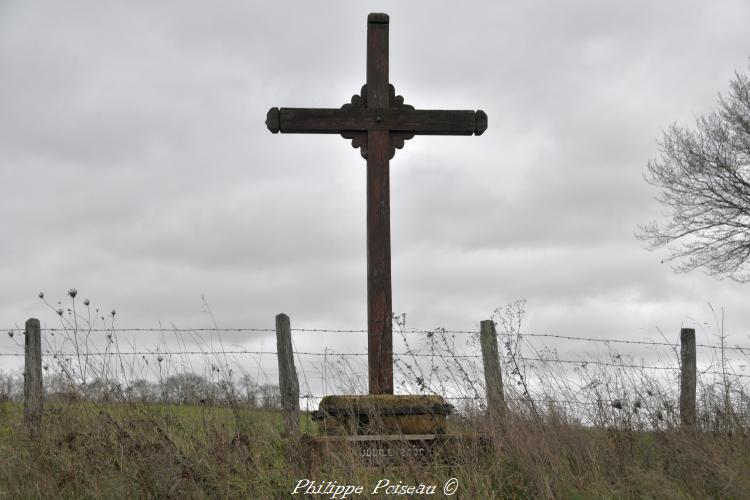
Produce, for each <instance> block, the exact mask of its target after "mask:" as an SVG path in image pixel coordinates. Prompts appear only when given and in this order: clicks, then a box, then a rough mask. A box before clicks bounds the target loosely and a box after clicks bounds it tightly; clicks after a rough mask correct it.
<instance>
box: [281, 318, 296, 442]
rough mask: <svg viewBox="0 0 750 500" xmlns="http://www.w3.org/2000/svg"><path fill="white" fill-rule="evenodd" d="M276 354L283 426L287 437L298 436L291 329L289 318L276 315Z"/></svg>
mask: <svg viewBox="0 0 750 500" xmlns="http://www.w3.org/2000/svg"><path fill="white" fill-rule="evenodd" d="M276 353H277V357H278V359H279V389H280V391H281V409H282V411H283V413H284V426H285V427H286V432H287V434H289V435H293V434H299V381H298V380H297V370H295V369H294V351H293V350H292V329H291V326H290V325H289V316H287V315H286V314H283V313H282V314H277V315H276Z"/></svg>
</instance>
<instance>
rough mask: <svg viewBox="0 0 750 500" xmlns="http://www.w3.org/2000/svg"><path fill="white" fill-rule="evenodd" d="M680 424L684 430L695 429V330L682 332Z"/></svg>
mask: <svg viewBox="0 0 750 500" xmlns="http://www.w3.org/2000/svg"><path fill="white" fill-rule="evenodd" d="M680 357H681V359H682V370H681V371H680V424H681V425H682V427H683V428H686V429H687V428H690V429H693V428H695V424H696V418H695V384H696V381H695V377H696V368H695V330H694V329H693V328H683V329H681V330H680Z"/></svg>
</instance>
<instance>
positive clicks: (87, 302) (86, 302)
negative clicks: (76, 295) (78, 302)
mask: <svg viewBox="0 0 750 500" xmlns="http://www.w3.org/2000/svg"><path fill="white" fill-rule="evenodd" d="M89 304H91V302H89V299H83V305H84V306H86V307H88V306H89Z"/></svg>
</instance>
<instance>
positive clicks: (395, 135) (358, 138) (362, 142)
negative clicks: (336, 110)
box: [341, 84, 414, 159]
mask: <svg viewBox="0 0 750 500" xmlns="http://www.w3.org/2000/svg"><path fill="white" fill-rule="evenodd" d="M388 107H389V108H390V109H392V110H394V111H395V110H399V109H414V106H412V105H410V104H404V98H403V97H402V96H400V95H396V89H395V88H394V86H393V85H391V84H389V85H388ZM366 108H367V85H362V89H361V90H360V91H359V94H354V95H353V96H352V99H351V102H349V103H346V104H344V105H343V106H341V109H366ZM341 136H342V137H344V138H345V139H351V141H352V147H353V148H359V153H360V154H361V155H362V158H364V159H367V132H358V131H352V132H342V133H341ZM412 137H414V134H413V133H404V132H391V133H390V134H389V139H390V140H389V143H390V155H389V156H388V158H389V159H391V158H393V156H394V155H395V154H396V149H402V148H403V147H404V141H408V140H409V139H411V138H412Z"/></svg>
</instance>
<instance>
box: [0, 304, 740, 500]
mask: <svg viewBox="0 0 750 500" xmlns="http://www.w3.org/2000/svg"><path fill="white" fill-rule="evenodd" d="M522 316H523V311H522V304H516V305H515V306H514V307H512V308H511V309H507V310H503V311H500V312H499V315H498V317H497V320H498V324H499V326H500V327H501V328H500V330H501V333H502V334H503V335H502V337H501V339H502V340H503V345H504V348H505V351H506V352H505V353H504V357H503V358H504V363H505V369H506V373H505V377H506V379H505V382H506V397H507V401H508V411H507V412H506V413H505V416H504V418H503V419H489V418H488V417H487V416H486V414H485V411H484V408H483V407H482V404H483V401H482V399H481V395H482V392H483V386H482V379H481V372H477V370H476V367H475V366H473V365H472V364H471V363H470V362H469V361H467V358H464V357H461V355H460V354H458V353H457V346H456V343H455V341H454V339H452V338H451V336H450V335H448V334H446V333H445V332H441V331H438V330H436V331H435V332H433V333H432V334H431V335H426V336H425V338H423V339H420V340H419V343H420V348H421V349H422V351H421V352H425V351H424V349H425V348H426V349H427V352H432V353H434V356H430V357H417V356H413V357H412V358H411V359H409V358H408V356H406V357H402V358H400V359H399V362H398V364H397V369H398V374H399V379H400V380H401V381H402V382H404V386H403V387H404V389H403V391H404V392H416V393H418V392H442V393H444V394H449V395H450V396H452V397H455V398H456V399H454V400H453V401H454V403H455V405H456V409H457V411H456V413H455V414H454V415H452V416H451V417H450V421H449V422H450V429H451V432H453V433H472V434H477V435H482V436H487V437H489V438H491V439H490V445H489V446H486V447H476V446H467V447H466V448H465V449H463V450H459V451H458V452H457V453H456V455H455V456H454V457H453V459H452V460H446V461H431V462H424V461H419V460H414V459H409V460H404V461H400V462H392V463H390V462H389V463H382V464H380V465H378V466H375V467H373V466H371V465H368V464H367V463H366V462H364V461H363V460H362V459H361V458H360V457H359V456H358V455H357V454H356V453H354V454H339V455H334V456H329V457H326V458H325V459H324V460H319V459H315V454H311V453H308V452H307V451H306V450H307V448H306V447H307V446H309V443H308V441H307V440H306V439H305V437H304V436H303V437H301V438H300V437H290V436H286V435H284V432H283V429H282V423H281V422H282V419H281V418H280V415H279V414H278V413H277V412H275V411H269V410H266V411H263V410H258V409H255V408H250V407H249V406H248V405H247V401H243V400H242V398H240V397H238V394H237V392H236V391H234V389H233V388H232V387H233V386H232V385H231V383H230V382H231V372H230V370H229V369H223V371H222V373H223V374H226V375H225V379H224V384H223V385H221V384H219V385H218V386H217V387H222V388H223V389H224V390H225V397H224V398H223V399H222V404H220V405H219V404H211V402H210V401H206V402H204V403H202V404H201V403H199V404H179V402H176V401H167V400H164V401H162V402H160V403H146V402H144V401H143V400H142V399H140V398H138V397H134V395H133V393H132V392H128V391H127V390H126V389H127V381H128V380H131V381H132V380H135V378H134V377H133V374H132V373H130V374H127V373H125V372H127V370H126V369H125V368H126V366H127V365H126V363H125V360H121V359H118V356H117V350H116V347H113V349H112V351H113V356H112V357H111V358H109V360H106V359H105V360H100V361H99V363H100V364H99V365H95V366H89V367H85V363H94V362H95V361H93V360H94V358H91V357H87V356H85V353H84V352H83V351H82V350H83V349H84V348H85V347H86V345H87V343H89V342H90V339H89V338H88V337H87V336H86V334H85V331H84V332H83V334H81V333H80V331H79V332H78V333H76V334H75V335H74V334H73V332H72V331H71V332H70V333H69V334H68V335H67V337H66V342H68V341H69V340H70V341H75V339H76V338H78V339H79V340H78V342H79V343H80V342H83V343H82V344H81V345H82V346H83V347H82V348H81V351H79V352H80V358H79V357H78V356H73V357H72V358H73V359H72V360H71V361H69V362H68V363H72V364H70V365H65V363H66V362H65V361H63V362H62V364H59V365H57V368H55V367H49V370H57V373H58V374H59V373H62V374H67V376H68V377H69V381H70V384H71V387H72V388H73V389H75V388H78V389H80V388H81V387H82V385H84V384H85V383H86V382H87V378H84V375H83V374H84V372H87V373H89V374H90V373H96V374H97V375H98V376H100V377H103V378H104V379H107V377H109V379H110V380H111V382H113V383H112V384H110V385H109V387H111V388H112V390H111V391H109V392H108V397H107V398H106V400H102V399H101V398H94V399H96V400H86V399H85V398H84V399H82V398H75V397H73V398H69V399H68V400H62V399H58V400H57V401H54V402H52V401H47V405H46V408H45V415H44V419H43V423H42V428H41V432H39V433H36V434H35V435H32V434H31V433H29V432H28V429H27V428H26V427H25V426H24V425H23V423H22V422H21V421H20V418H19V416H18V413H19V409H18V405H17V404H15V403H7V402H6V403H3V404H2V405H0V422H1V424H0V425H1V428H0V494H3V495H5V496H7V497H8V498H269V499H274V498H288V497H290V495H291V492H292V490H293V489H294V487H295V485H296V484H297V483H298V481H299V480H301V479H310V480H316V481H318V482H323V481H336V482H337V483H339V484H352V485H362V486H364V490H365V493H367V492H369V491H372V489H373V487H374V486H375V485H376V484H377V482H378V481H379V480H381V479H389V480H390V481H391V482H392V483H394V484H395V483H398V482H399V481H400V482H401V483H402V484H404V485H418V484H420V483H421V484H425V485H436V486H438V488H437V489H438V493H439V492H440V491H441V488H442V485H443V484H444V483H445V482H446V481H447V480H448V479H449V478H452V477H455V478H456V479H457V480H458V485H459V486H458V493H457V498H747V497H748V495H749V494H748V492H750V434H749V429H750V426H749V425H748V422H749V420H748V415H750V411H749V408H750V407H749V405H748V398H747V396H746V393H745V392H744V388H743V386H742V385H741V384H739V379H732V378H731V377H730V376H725V377H723V378H720V379H719V380H718V382H716V383H714V382H712V383H706V384H703V385H702V386H701V391H700V393H699V415H700V419H699V423H698V429H697V430H695V431H683V430H680V427H679V415H678V414H677V413H676V411H675V408H676V404H675V398H676V394H675V385H674V380H672V379H670V377H669V376H666V377H664V376H661V375H660V374H657V375H655V374H654V373H652V372H649V371H648V370H644V369H638V368H633V367H632V366H630V365H629V364H626V363H623V364H622V365H617V364H616V363H615V366H610V365H611V363H608V364H606V365H592V366H590V367H579V369H578V370H577V371H576V372H575V373H574V375H575V376H573V377H571V374H570V373H569V372H563V368H561V366H560V365H559V364H556V363H554V362H549V363H544V362H540V363H538V364H537V365H536V366H535V367H533V368H534V370H533V376H532V370H531V369H530V367H529V366H528V365H527V364H525V362H524V360H523V357H522V356H519V355H518V353H519V352H520V351H519V346H520V344H521V343H522V342H523V340H522V338H521V336H520V331H521V329H520V325H521V318H522ZM397 327H399V328H401V331H402V332H403V333H405V330H404V328H403V324H402V323H399V322H397ZM113 334H114V335H116V332H115V330H114V329H113ZM108 341H110V343H111V344H112V345H113V346H115V345H116V342H117V340H116V337H115V338H112V339H109V340H108ZM406 342H407V349H408V352H413V353H416V350H417V346H415V345H411V344H415V342H413V341H411V344H409V342H410V340H409V338H408V336H407V338H406ZM412 347H413V349H412ZM73 352H76V351H73ZM78 359H80V364H77V363H78ZM548 359H549V360H550V361H553V360H554V353H552V354H550V357H549V358H548ZM113 360H114V362H113ZM608 361H611V357H610V358H608ZM101 363H108V364H106V365H104V364H101ZM113 366H114V367H118V368H117V369H116V370H113V368H112V367H113ZM183 368H184V367H183ZM328 370H329V373H332V375H329V377H330V378H333V379H334V380H336V381H338V382H339V384H340V385H341V387H351V386H356V384H357V382H356V380H351V379H350V378H351V377H352V376H351V373H352V371H351V367H350V366H346V365H341V366H340V367H339V369H338V372H336V365H332V366H331V367H329V368H328ZM213 373H214V372H213V371H212V374H213ZM162 375H165V374H162ZM128 376H129V377H130V378H128ZM217 376H218V375H217ZM115 377H116V378H115ZM88 380H90V379H88ZM81 393H82V392H81ZM303 418H304V419H305V422H303V424H302V429H303V430H307V431H308V432H309V433H312V434H315V433H316V428H315V426H314V423H312V422H310V421H309V420H307V419H308V416H307V415H306V414H305V415H303ZM436 496H437V497H439V496H440V495H439V494H437V495H436ZM316 498H330V495H327V496H326V495H321V496H317V497H316Z"/></svg>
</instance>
